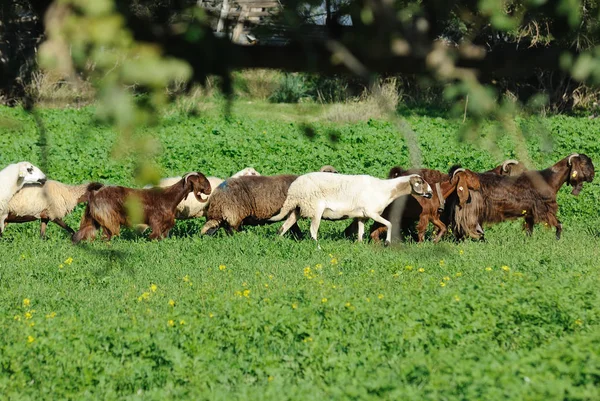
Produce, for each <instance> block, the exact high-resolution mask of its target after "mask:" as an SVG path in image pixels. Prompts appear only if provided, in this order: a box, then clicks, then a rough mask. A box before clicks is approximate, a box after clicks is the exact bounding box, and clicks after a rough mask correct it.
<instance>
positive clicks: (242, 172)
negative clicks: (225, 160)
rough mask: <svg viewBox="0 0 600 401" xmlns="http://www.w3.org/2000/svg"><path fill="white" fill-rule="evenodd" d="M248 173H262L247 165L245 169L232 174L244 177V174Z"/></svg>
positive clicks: (234, 176)
mask: <svg viewBox="0 0 600 401" xmlns="http://www.w3.org/2000/svg"><path fill="white" fill-rule="evenodd" d="M247 175H260V173H259V172H258V171H256V170H255V169H253V168H252V167H246V168H245V169H243V170H240V171H238V172H237V173H235V174H234V175H232V176H231V178H236V177H243V176H247Z"/></svg>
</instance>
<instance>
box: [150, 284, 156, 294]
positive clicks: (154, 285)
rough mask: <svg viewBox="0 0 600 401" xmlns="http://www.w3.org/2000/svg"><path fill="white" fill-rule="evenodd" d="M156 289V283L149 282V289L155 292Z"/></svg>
mask: <svg viewBox="0 0 600 401" xmlns="http://www.w3.org/2000/svg"><path fill="white" fill-rule="evenodd" d="M157 289H158V287H157V286H156V284H150V291H152V292H156V290H157Z"/></svg>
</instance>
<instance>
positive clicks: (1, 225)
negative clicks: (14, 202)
mask: <svg viewBox="0 0 600 401" xmlns="http://www.w3.org/2000/svg"><path fill="white" fill-rule="evenodd" d="M7 217H8V215H7V214H5V215H2V216H0V236H2V233H4V226H5V223H4V222H5V221H6V218H7Z"/></svg>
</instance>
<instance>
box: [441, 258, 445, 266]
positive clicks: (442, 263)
mask: <svg viewBox="0 0 600 401" xmlns="http://www.w3.org/2000/svg"><path fill="white" fill-rule="evenodd" d="M445 265H446V262H445V261H444V259H442V260H440V267H444V266H445Z"/></svg>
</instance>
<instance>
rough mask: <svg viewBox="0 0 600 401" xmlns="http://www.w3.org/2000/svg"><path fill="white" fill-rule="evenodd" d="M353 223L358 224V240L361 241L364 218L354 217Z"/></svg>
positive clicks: (363, 233) (363, 231)
mask: <svg viewBox="0 0 600 401" xmlns="http://www.w3.org/2000/svg"><path fill="white" fill-rule="evenodd" d="M354 223H357V224H358V242H362V240H363V236H364V235H365V220H364V219H354V222H353V223H352V224H354Z"/></svg>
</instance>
